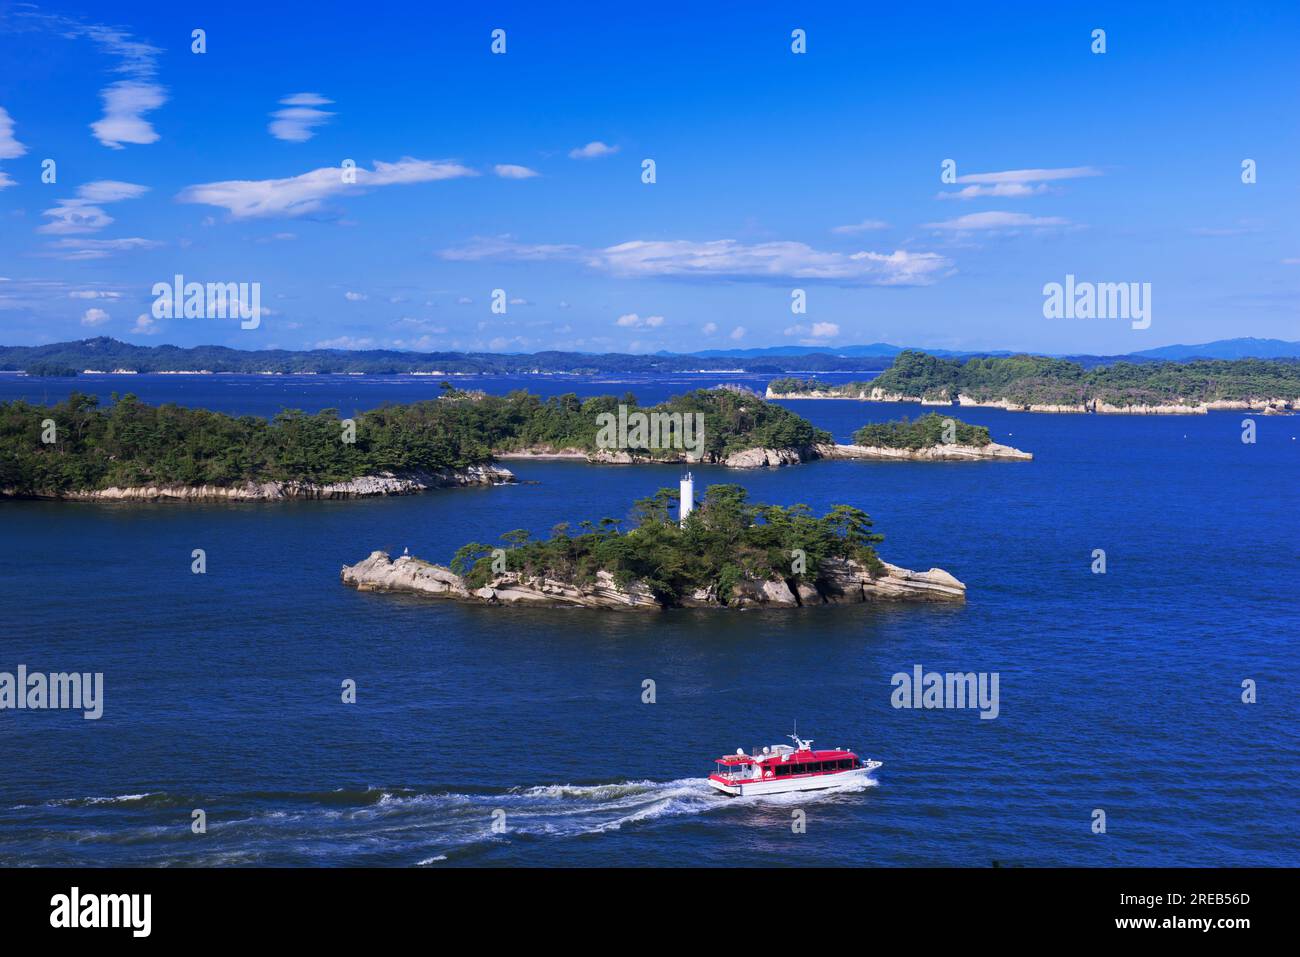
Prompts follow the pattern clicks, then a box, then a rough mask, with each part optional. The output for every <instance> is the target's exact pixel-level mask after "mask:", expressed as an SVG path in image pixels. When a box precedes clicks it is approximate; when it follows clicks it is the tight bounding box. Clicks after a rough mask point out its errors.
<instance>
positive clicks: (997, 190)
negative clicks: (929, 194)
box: [936, 183, 1047, 199]
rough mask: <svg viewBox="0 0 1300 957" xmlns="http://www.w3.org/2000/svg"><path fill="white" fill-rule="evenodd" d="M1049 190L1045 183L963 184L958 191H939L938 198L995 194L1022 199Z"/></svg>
mask: <svg viewBox="0 0 1300 957" xmlns="http://www.w3.org/2000/svg"><path fill="white" fill-rule="evenodd" d="M1046 192H1047V185H1046V184H1045V183H1038V184H1037V185H1033V186H1031V185H1028V184H1025V183H996V184H994V185H993V186H979V185H977V184H971V185H970V186H963V187H962V188H961V189H959V190H957V191H956V192H951V193H939V194H938V196H937V197H936V198H937V199H979V198H981V197H984V196H993V197H997V198H1001V199H1021V198H1023V197H1025V196H1037V195H1039V194H1041V193H1046Z"/></svg>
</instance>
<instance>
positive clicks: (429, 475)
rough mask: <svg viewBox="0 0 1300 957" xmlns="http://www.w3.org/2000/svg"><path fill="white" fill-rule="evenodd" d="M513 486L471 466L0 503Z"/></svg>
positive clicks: (5, 493)
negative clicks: (341, 479) (332, 479)
mask: <svg viewBox="0 0 1300 957" xmlns="http://www.w3.org/2000/svg"><path fill="white" fill-rule="evenodd" d="M513 481H515V476H514V473H513V472H511V471H510V470H509V469H504V468H501V467H500V466H497V465H491V464H488V465H471V466H470V467H469V468H464V469H439V470H437V471H433V472H402V473H394V472H383V473H380V474H377V475H363V476H360V477H358V478H355V479H351V480H349V481H346V482H329V483H321V484H317V483H313V482H245V483H244V484H242V485H137V486H129V487H126V488H118V487H113V488H105V489H88V490H82V491H74V492H21V491H18V490H16V489H12V488H0V498H26V499H42V500H55V501H69V502H163V501H176V502H279V501H289V500H294V499H349V498H372V497H375V496H381V495H416V494H419V493H420V492H424V491H427V490H428V489H434V488H453V487H460V486H470V485H502V484H506V483H509V482H513Z"/></svg>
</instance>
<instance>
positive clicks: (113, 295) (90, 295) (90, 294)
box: [68, 289, 122, 299]
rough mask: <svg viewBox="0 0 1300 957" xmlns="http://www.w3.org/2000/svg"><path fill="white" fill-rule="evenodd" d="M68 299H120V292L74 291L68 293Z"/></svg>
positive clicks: (99, 290) (100, 290) (98, 290)
mask: <svg viewBox="0 0 1300 957" xmlns="http://www.w3.org/2000/svg"><path fill="white" fill-rule="evenodd" d="M68 298H69V299H121V298H122V294H121V293H120V292H105V291H104V290H102V289H74V290H72V291H71V292H69V293H68Z"/></svg>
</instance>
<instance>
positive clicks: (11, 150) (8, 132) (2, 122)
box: [0, 106, 27, 159]
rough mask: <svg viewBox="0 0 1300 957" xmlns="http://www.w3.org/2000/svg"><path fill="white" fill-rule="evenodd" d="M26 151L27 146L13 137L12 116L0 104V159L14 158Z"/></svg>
mask: <svg viewBox="0 0 1300 957" xmlns="http://www.w3.org/2000/svg"><path fill="white" fill-rule="evenodd" d="M26 152H27V147H26V146H23V144H22V143H19V142H18V140H17V139H16V138H15V137H14V121H13V117H11V116H10V115H9V111H8V110H6V109H5V108H4V107H3V106H0V159H16V158H17V157H19V156H22V155H23V154H24V153H26Z"/></svg>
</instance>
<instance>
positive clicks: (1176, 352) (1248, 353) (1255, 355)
mask: <svg viewBox="0 0 1300 957" xmlns="http://www.w3.org/2000/svg"><path fill="white" fill-rule="evenodd" d="M1133 354H1134V355H1136V356H1143V357H1145V358H1150V359H1173V360H1180V359H1289V358H1291V357H1293V356H1300V342H1287V341H1286V340H1284V339H1255V338H1250V337H1247V338H1241V339H1217V340H1215V341H1214V342H1203V343H1201V344H1200V345H1198V346H1161V347H1160V348H1158V349H1143V350H1142V351H1141V352H1135V353H1133Z"/></svg>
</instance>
